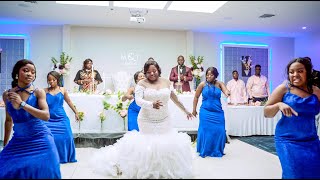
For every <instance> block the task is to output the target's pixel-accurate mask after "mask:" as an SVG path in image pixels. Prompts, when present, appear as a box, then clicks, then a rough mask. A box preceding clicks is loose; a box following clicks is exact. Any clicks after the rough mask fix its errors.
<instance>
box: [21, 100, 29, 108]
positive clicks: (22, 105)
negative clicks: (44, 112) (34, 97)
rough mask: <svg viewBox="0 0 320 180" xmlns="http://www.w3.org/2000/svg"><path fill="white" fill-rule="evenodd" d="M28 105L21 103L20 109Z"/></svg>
mask: <svg viewBox="0 0 320 180" xmlns="http://www.w3.org/2000/svg"><path fill="white" fill-rule="evenodd" d="M26 104H27V103H26V102H24V101H22V102H21V103H20V109H21V108H23V107H24V106H26Z"/></svg>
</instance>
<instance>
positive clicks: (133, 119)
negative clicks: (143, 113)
mask: <svg viewBox="0 0 320 180" xmlns="http://www.w3.org/2000/svg"><path fill="white" fill-rule="evenodd" d="M133 78H134V82H135V83H136V84H137V83H138V82H139V81H140V80H142V79H144V78H145V76H144V73H143V72H142V71H138V72H136V73H135V74H134V76H133ZM134 89H135V88H134V86H133V87H130V88H129V89H128V92H127V93H126V94H125V95H124V96H122V101H126V100H127V99H129V100H132V99H133V101H132V102H131V104H130V106H129V108H128V131H132V130H137V131H139V127H138V122H137V118H138V114H139V111H140V109H141V107H140V106H138V105H137V103H136V101H135V100H134Z"/></svg>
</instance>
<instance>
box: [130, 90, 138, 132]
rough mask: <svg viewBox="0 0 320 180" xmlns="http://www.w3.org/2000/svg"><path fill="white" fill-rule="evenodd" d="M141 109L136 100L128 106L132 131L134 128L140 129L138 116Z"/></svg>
mask: <svg viewBox="0 0 320 180" xmlns="http://www.w3.org/2000/svg"><path fill="white" fill-rule="evenodd" d="M133 96H134V94H133ZM140 109H141V107H140V106H138V105H137V103H136V100H134V101H132V103H131V104H130V106H129V108H128V131H132V130H137V131H139V127H138V122H137V118H138V114H139V111H140Z"/></svg>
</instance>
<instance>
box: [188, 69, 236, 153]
mask: <svg viewBox="0 0 320 180" xmlns="http://www.w3.org/2000/svg"><path fill="white" fill-rule="evenodd" d="M218 75H219V73H218V70H217V69H216V68H215V67H209V68H208V69H207V71H206V82H201V83H200V84H199V86H198V88H197V90H196V93H195V96H194V100H193V112H192V114H193V115H194V116H196V115H197V114H198V113H197V110H196V109H197V104H198V98H199V96H200V95H201V93H202V105H201V107H200V117H199V128H198V138H197V152H198V153H199V155H200V156H201V157H203V158H204V157H206V156H211V157H222V156H223V155H224V152H223V151H224V147H225V143H226V139H227V136H226V130H225V119H224V111H223V109H222V105H221V100H220V99H221V92H223V93H224V94H225V95H226V96H227V97H228V96H229V95H230V92H229V91H228V89H227V88H226V86H225V85H224V83H223V82H221V81H218V80H217V77H218Z"/></svg>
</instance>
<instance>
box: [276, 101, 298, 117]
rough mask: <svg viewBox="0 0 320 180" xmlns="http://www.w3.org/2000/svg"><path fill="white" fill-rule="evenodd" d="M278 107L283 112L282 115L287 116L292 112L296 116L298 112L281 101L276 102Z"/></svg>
mask: <svg viewBox="0 0 320 180" xmlns="http://www.w3.org/2000/svg"><path fill="white" fill-rule="evenodd" d="M278 107H279V110H280V111H281V112H282V113H283V115H285V116H288V117H291V116H292V114H294V115H295V116H298V113H297V112H296V111H295V110H294V109H292V108H291V107H290V106H289V105H287V104H285V103H283V102H280V103H279V104H278Z"/></svg>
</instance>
